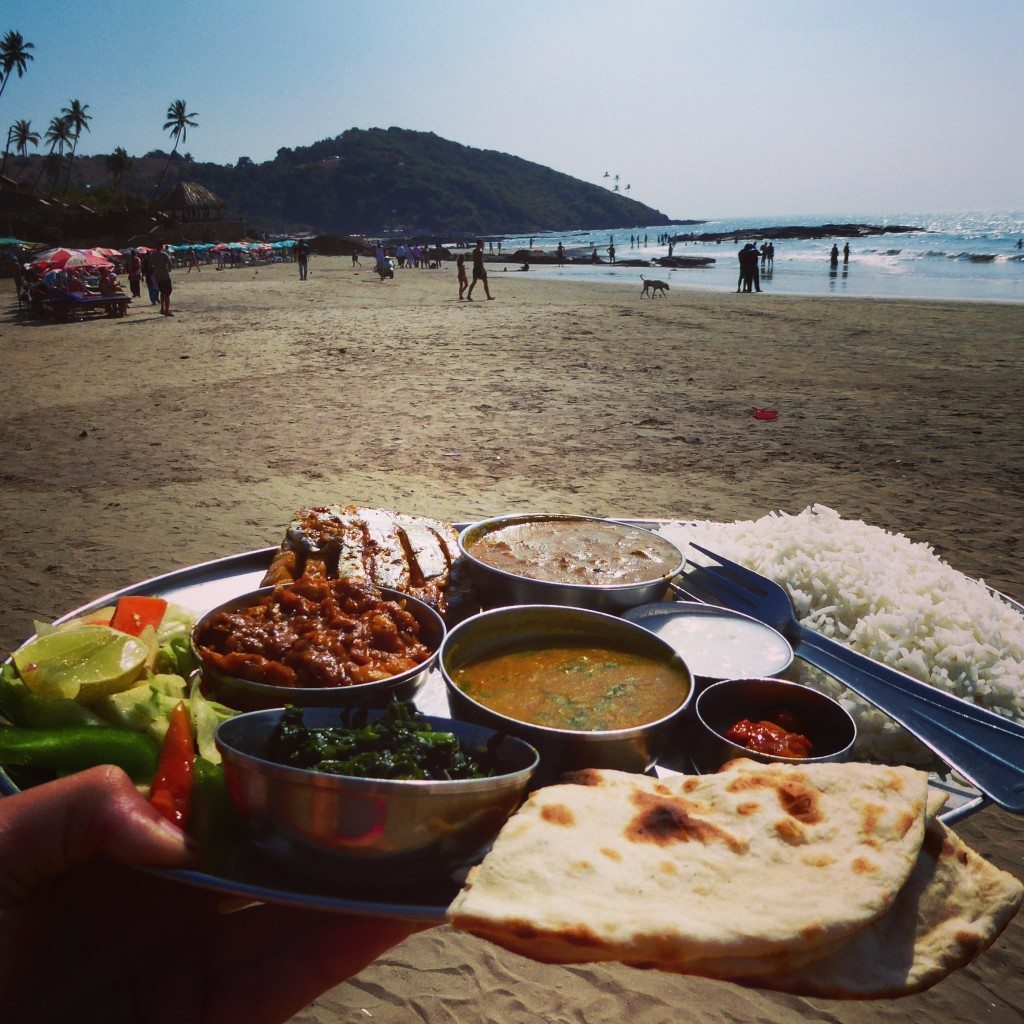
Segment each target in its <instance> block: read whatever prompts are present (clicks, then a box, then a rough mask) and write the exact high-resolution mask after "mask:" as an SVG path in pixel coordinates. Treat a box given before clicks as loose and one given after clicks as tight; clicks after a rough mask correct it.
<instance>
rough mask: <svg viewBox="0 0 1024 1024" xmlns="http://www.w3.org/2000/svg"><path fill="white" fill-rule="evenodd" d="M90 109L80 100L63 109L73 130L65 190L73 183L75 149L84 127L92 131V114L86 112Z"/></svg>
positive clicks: (63, 114) (64, 116)
mask: <svg viewBox="0 0 1024 1024" xmlns="http://www.w3.org/2000/svg"><path fill="white" fill-rule="evenodd" d="M88 109H89V104H88V103H86V104H84V105H83V104H82V103H80V102H79V101H78V100H71V102H70V103H69V104H68V105H67V106H66V107H64V108H63V109H62V110H61V115H62V116H63V118H64V120H65V121H66V122H67V125H68V128H70V129H71V131H72V132H73V138H72V143H71V155H70V157H68V173H67V177H66V178H65V179H64V191H65V192H66V191H67V190H68V186H70V184H71V164H72V162H73V161H74V159H75V150H76V149H78V139H79V137H80V136H81V134H82V130H83V129H84V130H85V131H91V129H90V128H89V122H90V121H91V120H92V116H91V115H90V114H87V113H86V111H87V110H88Z"/></svg>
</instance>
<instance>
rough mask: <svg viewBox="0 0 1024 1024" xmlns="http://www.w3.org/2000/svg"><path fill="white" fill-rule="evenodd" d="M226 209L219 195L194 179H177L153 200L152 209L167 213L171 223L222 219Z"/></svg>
mask: <svg viewBox="0 0 1024 1024" xmlns="http://www.w3.org/2000/svg"><path fill="white" fill-rule="evenodd" d="M227 209H228V204H227V203H225V202H224V200H223V199H221V198H220V196H217V195H214V194H213V193H212V192H211V191H210V190H209V189H208V188H206V187H204V186H203V185H200V184H199V183H198V182H195V181H179V182H178V184H177V185H175V186H174V187H173V188H172V189H170V190H169V191H168V192H165V193H164V194H163V195H162V196H160V198H159V199H156V200H154V202H153V210H154V211H155V212H157V213H165V214H167V215H168V217H169V218H170V221H171V223H172V224H187V223H192V222H194V221H207V220H224V219H225V216H224V214H225V211H226V210H227Z"/></svg>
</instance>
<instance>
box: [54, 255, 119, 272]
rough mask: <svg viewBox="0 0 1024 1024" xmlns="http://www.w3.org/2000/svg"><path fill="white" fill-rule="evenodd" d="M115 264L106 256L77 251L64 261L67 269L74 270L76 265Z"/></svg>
mask: <svg viewBox="0 0 1024 1024" xmlns="http://www.w3.org/2000/svg"><path fill="white" fill-rule="evenodd" d="M112 266H113V264H112V263H111V262H110V260H108V259H107V258H106V257H105V256H97V255H95V254H94V253H91V252H80V253H75V254H74V255H73V256H69V257H68V258H67V259H66V260H65V261H64V269H65V270H74V269H75V268H76V267H97V268H100V267H107V268H110V267H112Z"/></svg>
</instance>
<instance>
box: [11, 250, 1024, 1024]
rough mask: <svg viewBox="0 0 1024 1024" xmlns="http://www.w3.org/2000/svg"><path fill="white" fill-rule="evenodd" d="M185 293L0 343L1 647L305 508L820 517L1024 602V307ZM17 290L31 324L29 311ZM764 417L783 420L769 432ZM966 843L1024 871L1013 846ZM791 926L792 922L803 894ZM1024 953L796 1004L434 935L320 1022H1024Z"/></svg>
mask: <svg viewBox="0 0 1024 1024" xmlns="http://www.w3.org/2000/svg"><path fill="white" fill-rule="evenodd" d="M349 262H350V261H349V260H348V258H347V257H346V258H335V259H332V258H327V257H314V258H313V259H312V260H311V262H310V277H309V280H308V281H307V282H305V283H304V284H301V283H300V282H299V281H298V280H297V277H298V274H297V271H296V269H295V267H294V266H292V265H287V266H283V267H274V268H260V269H259V271H258V273H254V271H253V270H252V269H245V270H230V271H224V272H215V271H214V269H213V268H212V267H211V268H205V269H204V270H203V272H202V274H201V275H197V274H196V273H195V272H193V273H192V274H191V275H186V274H185V273H184V271H178V272H176V273H175V275H174V280H175V291H174V296H173V308H174V310H175V312H176V316H175V317H173V318H169V319H168V318H163V317H160V316H159V315H157V314H156V312H155V307H150V306H149V305H148V303H147V302H146V301H145V300H143V301H142V302H141V303H140V302H136V303H135V304H134V306H133V308H132V311H131V313H130V314H129V316H128V317H127V318H125V319H123V320H106V319H103V320H93V321H90V322H85V323H79V324H71V325H58V324H53V323H39V324H37V323H31V322H16V321H15V318H14V311H13V308H12V309H11V310H10V311H8V312H4V313H2V314H0V358H2V360H3V366H4V368H5V376H6V385H7V386H6V388H5V401H4V416H3V421H2V424H0V453H2V458H0V523H2V537H3V566H4V571H5V575H6V578H7V585H6V586H5V591H4V594H5V600H4V602H3V603H2V606H0V644H2V645H3V646H4V647H6V648H10V647H12V646H14V645H16V644H17V643H19V642H20V641H21V640H22V639H24V637H25V636H27V635H28V634H29V633H31V632H32V620H33V619H34V618H41V619H51V618H54V617H56V616H57V615H59V614H61V613H62V612H64V611H66V610H68V609H69V608H72V607H75V606H76V605H79V604H81V603H83V602H85V601H87V600H91V599H93V598H95V597H97V596H99V595H101V594H103V593H105V592H107V591H110V590H113V589H116V588H119V587H122V586H125V585H127V584H129V583H131V582H133V581H135V580H138V579H143V578H146V577H149V576H152V575H156V574H158V573H161V572H166V571H169V570H170V569H174V568H177V567H179V566H183V565H187V564H191V563H194V562H200V561H204V560H206V559H211V558H215V557H218V556H221V555H225V554H230V553H233V552H236V551H242V550H248V549H252V548H258V547H263V546H267V545H270V544H276V543H278V542H279V541H280V538H281V536H282V532H283V529H284V527H285V525H286V524H287V522H288V521H289V519H290V517H291V514H292V512H293V511H294V510H295V509H296V508H298V507H300V506H303V505H310V504H319V503H327V502H336V501H338V502H350V501H351V502H358V503H364V504H368V505H380V506H384V507H393V508H398V509H402V510H406V511H410V512H419V513H425V514H431V515H436V516H440V517H444V518H449V519H451V520H470V519H473V518H477V517H480V516H483V515H485V514H492V513H498V512H505V511H516V510H537V511H568V512H581V513H588V514H602V515H618V516H637V517H663V518H713V519H723V520H724V519H737V518H752V517H757V516H759V515H762V514H764V513H766V512H768V511H770V510H772V509H785V510H787V511H791V512H796V511H799V510H800V509H802V508H804V507H805V506H807V505H809V504H812V503H814V502H821V503H824V504H827V505H830V506H832V507H834V508H836V509H838V510H839V511H840V512H841V513H842V514H843V515H845V516H848V517H855V518H862V519H864V520H866V521H868V522H871V523H874V524H876V525H879V526H883V527H886V528H889V529H893V530H900V531H902V532H904V533H906V534H908V535H909V536H910V537H911V538H913V539H915V540H922V541H927V542H929V543H930V544H932V545H933V546H934V547H935V548H936V550H937V551H938V552H939V553H940V554H941V555H942V556H943V557H945V558H946V559H947V560H948V561H950V562H951V563H952V564H953V565H954V566H955V567H957V568H959V569H961V570H962V571H964V572H966V573H968V574H970V575H973V576H982V577H984V579H985V580H986V581H987V582H988V583H989V584H990V585H992V586H994V587H997V588H999V589H1001V590H1005V591H1006V592H1008V593H1010V594H1011V595H1014V596H1016V597H1017V598H1024V565H1022V557H1021V556H1022V553H1024V545H1022V535H1021V530H1020V512H1021V497H1022V484H1021V480H1022V479H1024V439H1022V435H1021V430H1020V411H1019V402H1018V396H1017V393H1016V392H1017V390H1018V388H1017V387H1016V386H1015V384H1014V381H1016V380H1018V379H1019V377H1020V371H1021V368H1022V350H1021V347H1020V307H1019V306H1011V305H997V304H989V305H986V304H959V303H937V302H935V303H920V302H906V301H872V300H860V299H857V300H854V299H817V298H815V299H808V298H797V297H782V296H771V295H767V294H764V295H734V294H727V295H722V294H711V293H700V292H691V291H682V290H673V291H672V292H670V293H669V296H668V297H667V298H665V299H656V300H653V301H652V300H649V299H641V298H640V296H639V292H640V281H639V274H640V271H637V281H636V284H635V287H629V286H624V285H623V286H620V285H590V284H585V285H584V284H570V283H564V282H558V281H540V280H536V279H531V277H530V275H528V274H519V273H514V272H512V271H511V270H510V272H508V273H502V272H501V271H500V269H498V268H496V267H490V268H489V271H490V277H491V287H492V293H493V294H494V295H495V296H496V299H495V301H493V302H487V301H486V300H484V297H483V295H482V294H480V292H481V289H480V288H477V295H476V296H475V298H476V297H478V298H479V300H480V301H474V302H472V303H466V302H458V301H457V300H456V295H457V286H456V283H455V272H454V267H452V266H449V267H447V268H446V269H445V270H443V271H417V270H410V271H402V272H399V273H398V276H397V279H396V280H394V281H388V282H383V283H381V282H378V281H377V279H376V276H375V275H374V274H373V273H372V270H371V268H370V266H369V261H364V262H365V263H367V266H366V267H364V268H363V269H362V270H360V269H358V268H356V269H353V268H351V267H350V265H349ZM0 284H2V287H3V294H4V296H5V303H6V300H7V298H8V297H9V293H8V291H7V289H9V288H10V284H9V283H0ZM754 407H766V408H770V409H774V410H777V411H778V413H779V417H778V419H777V420H775V421H771V422H765V421H759V420H757V419H754V418H753V417H752V415H751V411H752V409H753V408H754ZM958 831H959V832H960V834H961V835H962V836H963V837H964V838H965V840H966V841H967V842H968V843H970V844H971V845H972V846H974V847H975V848H976V849H978V850H979V851H980V852H982V853H983V854H985V855H986V856H988V857H990V858H991V859H992V860H993V861H994V862H995V863H996V864H998V865H999V866H1000V867H1004V868H1007V869H1009V870H1012V871H1015V872H1016V873H1018V874H1020V872H1021V867H1020V865H1021V863H1022V862H1024V838H1022V836H1021V834H1020V822H1019V820H1018V819H1015V818H1012V817H1011V816H1009V815H1007V814H1004V813H1002V812H1000V811H996V810H992V809H987V810H985V811H982V812H981V813H979V814H977V815H976V816H974V817H973V818H971V819H970V820H969V821H967V822H965V823H963V824H962V825H960V826H958ZM780 898H786V896H785V894H780ZM1022 968H1024V925H1022V924H1020V923H1018V922H1014V923H1013V924H1011V925H1010V927H1009V929H1008V930H1007V932H1006V933H1005V935H1004V936H1003V938H1002V939H1001V940H1000V942H999V943H998V944H997V946H996V947H995V949H993V950H992V951H990V952H988V953H987V954H985V955H984V956H982V957H981V958H980V959H979V960H978V961H976V962H975V964H973V965H972V966H970V967H968V968H967V969H965V970H962V971H960V972H958V973H957V974H956V975H954V976H953V977H952V978H950V979H949V980H947V981H945V982H943V983H942V984H940V985H939V986H937V987H936V988H935V989H933V990H932V991H931V992H928V993H925V994H923V995H920V996H915V997H911V998H907V999H904V1000H901V1001H899V1002H894V1003H863V1004H849V1005H846V1004H844V1005H840V1004H838V1003H830V1002H829V1001H824V1000H814V1001H808V1000H799V999H793V998H789V997H785V996H777V995H773V994H770V993H764V992H759V991H755V990H746V989H742V988H738V987H735V986H731V985H727V984H720V983H713V982H707V981H703V980H699V979H690V978H683V977H675V976H671V975H665V974H659V973H657V972H644V971H634V970H630V969H628V968H624V967H621V966H618V965H609V966H588V967H570V968H556V967H550V966H544V965H540V964H534V963H532V962H530V961H527V960H524V959H522V958H520V957H517V956H515V955H513V954H510V953H505V952H503V951H501V950H499V949H496V948H494V947H491V946H488V945H487V944H485V943H483V942H481V941H478V940H476V939H473V938H469V937H466V936H462V935H457V934H455V933H453V932H451V931H450V930H448V929H435V930H433V931H429V932H425V933H422V934H420V935H417V936H414V937H413V938H411V939H410V940H408V941H407V942H406V943H404V944H403V945H402V946H400V947H398V948H397V949H396V950H395V951H393V952H392V953H391V954H390V955H388V956H386V957H385V958H383V959H382V960H380V961H378V962H377V963H376V964H374V965H373V966H372V967H370V968H369V969H367V970H366V971H364V972H363V973H362V974H361V975H360V976H359V977H357V978H355V979H353V980H352V981H350V982H348V983H347V984H345V985H342V986H340V987H339V988H337V989H334V990H333V991H331V992H330V993H328V994H326V995H324V996H323V997H322V998H321V999H319V1000H318V1001H317V1002H316V1003H315V1004H314V1005H313V1006H311V1007H309V1008H308V1009H307V1010H305V1011H304V1012H302V1013H301V1014H299V1015H298V1016H297V1017H296V1018H295V1019H296V1020H297V1021H302V1022H307V1024H312V1022H331V1024H335V1022H340V1021H354V1020H359V1021H362V1020H369V1019H373V1020H375V1021H379V1022H388V1024H390V1022H395V1024H398V1022H403V1024H404V1022H408V1021H410V1020H429V1021H431V1022H432V1024H439V1022H447V1021H452V1022H454V1021H460V1022H465V1021H495V1022H502V1024H516V1022H520V1021H522V1022H527V1021H529V1022H535V1021H536V1022H540V1021H548V1022H555V1021H558V1022H562V1021H565V1022H570V1021H572V1022H582V1021H586V1022H588V1024H604V1022H607V1024H612V1022H615V1024H619V1022H621V1021H623V1020H630V1021H632V1022H635V1024H646V1022H655V1021H665V1020H668V1019H671V1020H673V1021H697V1020H700V1021H706V1022H718V1021H722V1022H725V1021H733V1020H771V1021H790V1020H794V1021H795V1020H809V1019H810V1020H821V1019H842V1020H843V1021H844V1022H846V1021H879V1022H881V1021H885V1022H895V1021H904V1020H905V1021H908V1022H909V1021H914V1022H917V1024H928V1022H931V1021H935V1022H940V1021H941V1022H943V1024H946V1022H948V1021H949V1020H951V1019H962V1020H982V1019H984V1020H986V1021H996V1022H1001V1021H1011V1020H1014V1021H1016V1020H1020V1011H1019V1010H1018V1009H1017V1008H1018V1007H1020V1006H1022V1005H1024V970H1022Z"/></svg>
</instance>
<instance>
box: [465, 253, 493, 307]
mask: <svg viewBox="0 0 1024 1024" xmlns="http://www.w3.org/2000/svg"><path fill="white" fill-rule="evenodd" d="M477 281H483V283H484V292H485V293H486V295H487V298H489V299H493V298H494V296H493V295H492V294H491V289H490V287H489V286H488V284H487V271H486V270H484V243H483V241H482V240H481V239H477V243H476V248H475V249H474V250H473V280H472V281H471V282H470V284H469V291H468V292H467V293H466V301H467V302H472V301H473V289H474V288H475V287H476V283H477Z"/></svg>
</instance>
